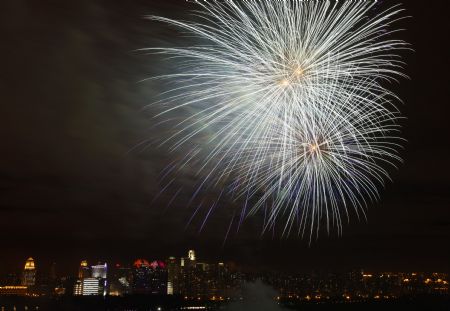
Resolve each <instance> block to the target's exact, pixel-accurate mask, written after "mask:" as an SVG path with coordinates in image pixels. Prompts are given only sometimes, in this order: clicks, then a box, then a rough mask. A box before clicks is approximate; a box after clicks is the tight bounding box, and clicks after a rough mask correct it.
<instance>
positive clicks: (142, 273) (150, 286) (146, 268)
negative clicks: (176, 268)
mask: <svg viewBox="0 0 450 311" xmlns="http://www.w3.org/2000/svg"><path fill="white" fill-rule="evenodd" d="M132 288H133V293H134V294H154V295H165V294H167V269H166V264H165V263H164V262H163V261H157V260H155V261H153V262H151V263H149V262H148V261H147V260H145V259H138V260H136V261H135V262H134V265H133V286H132Z"/></svg>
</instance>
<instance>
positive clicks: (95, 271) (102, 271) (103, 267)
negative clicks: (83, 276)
mask: <svg viewBox="0 0 450 311" xmlns="http://www.w3.org/2000/svg"><path fill="white" fill-rule="evenodd" d="M91 269H92V277H93V278H96V279H106V278H107V276H108V265H107V264H106V263H104V264H98V265H96V266H92V267H91Z"/></svg>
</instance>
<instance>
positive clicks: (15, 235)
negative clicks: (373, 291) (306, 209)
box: [0, 0, 450, 273]
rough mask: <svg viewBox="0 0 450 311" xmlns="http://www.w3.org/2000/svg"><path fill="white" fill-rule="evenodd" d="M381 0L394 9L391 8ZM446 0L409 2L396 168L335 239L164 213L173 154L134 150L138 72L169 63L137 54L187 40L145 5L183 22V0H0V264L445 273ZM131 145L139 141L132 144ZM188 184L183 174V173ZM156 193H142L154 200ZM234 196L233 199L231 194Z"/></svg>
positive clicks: (7, 267) (151, 97)
mask: <svg viewBox="0 0 450 311" xmlns="http://www.w3.org/2000/svg"><path fill="white" fill-rule="evenodd" d="M385 2H387V3H388V4H389V3H393V2H392V1H390V2H388V1H385ZM446 6H447V4H446V2H445V1H425V2H424V1H407V2H406V3H405V4H404V5H403V7H404V8H405V9H406V13H405V15H410V16H412V18H409V19H407V20H405V21H402V22H400V23H399V25H400V27H402V28H406V31H404V32H402V33H401V34H399V35H398V36H399V38H401V39H404V40H406V41H408V42H409V43H411V44H412V47H413V49H414V52H406V53H405V55H404V60H405V61H406V62H407V63H408V66H407V67H406V73H407V74H408V75H409V76H410V79H409V80H406V79H404V80H402V81H401V82H400V84H394V85H392V89H393V90H395V91H396V92H397V93H398V94H399V95H400V97H401V98H402V99H403V100H404V105H402V106H401V110H402V112H403V113H404V115H405V116H406V117H407V120H406V121H405V122H404V132H403V136H404V137H405V138H406V139H407V140H408V142H407V143H406V144H405V150H404V151H403V152H402V156H403V158H404V160H405V163H404V164H403V165H401V166H400V169H399V170H398V171H395V172H394V173H393V183H388V184H387V186H386V190H385V191H383V196H382V200H381V201H380V202H379V203H378V204H374V205H373V206H371V207H370V209H369V212H368V221H367V222H366V221H357V220H356V219H355V218H353V219H352V221H351V222H350V224H346V225H345V226H344V233H343V236H342V237H337V236H336V235H331V236H330V237H328V236H326V235H321V236H320V238H319V239H318V240H317V241H315V240H314V241H313V242H312V244H311V245H309V243H308V242H309V241H308V240H300V239H299V238H297V237H291V238H288V239H281V238H279V237H275V238H272V237H271V236H264V237H261V236H260V232H261V230H260V226H259V222H258V219H257V217H256V218H255V219H252V220H250V221H248V222H246V223H245V224H244V226H243V228H242V229H241V231H240V232H239V233H237V234H232V235H231V236H230V238H229V239H228V241H227V242H226V244H225V245H224V246H223V247H222V242H223V237H224V234H225V232H226V229H227V225H228V222H227V221H228V220H227V208H228V206H227V205H226V204H225V205H224V206H222V207H221V210H223V211H219V212H218V213H217V214H215V215H213V217H212V219H211V222H210V223H209V225H207V227H206V228H205V229H204V231H203V232H201V233H198V227H196V226H195V225H193V226H190V227H188V228H187V229H185V225H186V223H187V220H188V219H189V215H190V214H191V212H192V210H189V209H187V208H186V207H185V203H186V198H183V197H180V198H179V199H177V200H175V201H174V202H173V204H172V205H171V206H170V207H169V208H167V205H168V200H169V196H168V195H162V196H161V197H160V198H159V199H158V200H155V201H153V199H154V197H155V195H156V194H157V193H159V192H160V190H161V186H160V185H159V183H158V176H159V175H160V172H161V170H162V169H163V168H164V167H165V166H166V165H167V164H168V163H169V161H170V160H171V156H172V155H170V154H168V153H167V152H166V150H165V149H164V148H155V147H154V146H153V145H148V144H144V146H147V148H143V147H142V146H141V145H140V144H141V143H143V142H146V141H147V140H148V139H150V138H152V137H155V136H158V134H159V133H158V132H157V131H158V130H159V129H158V128H157V127H155V124H154V123H155V121H154V119H153V118H152V113H153V112H152V111H151V110H148V109H147V110H146V109H144V107H145V106H146V105H148V104H150V103H152V102H153V101H155V99H156V98H157V96H156V95H157V94H158V93H159V92H160V89H161V85H159V84H158V83H155V82H142V83H139V82H138V81H140V80H142V79H145V78H147V77H150V76H154V75H156V74H159V73H162V72H165V71H167V70H169V69H170V64H167V62H162V61H161V60H160V59H158V58H157V57H155V56H152V55H145V54H144V53H142V52H139V51H136V50H137V49H140V48H145V47H152V46H153V47H154V46H175V45H177V44H178V43H179V44H185V43H186V42H189V41H187V40H188V39H186V38H184V37H183V36H182V35H181V34H180V33H178V32H177V31H176V30H174V29H171V28H170V27H168V26H166V25H164V24H160V23H156V22H152V21H149V20H146V19H144V18H143V16H144V15H147V14H155V15H163V16H167V17H179V18H184V19H186V18H189V16H188V15H187V10H188V9H189V8H191V9H192V8H195V6H194V5H193V4H192V3H187V2H185V1H183V0H179V1H168V0H164V1H162V0H161V1H159V0H145V1H144V0H129V1H106V0H105V1H100V0H89V1H87V0H86V1H83V0H76V1H75V0H74V1H60V0H54V1H50V0H40V1H33V0H29V1H26V0H7V1H2V4H1V5H0V25H1V26H0V34H1V39H2V44H1V50H0V55H1V58H0V59H1V72H2V74H1V76H0V79H1V83H0V140H1V149H0V150H1V153H0V237H1V240H0V254H1V256H0V273H4V272H6V271H11V270H17V269H19V268H20V267H21V266H22V264H23V263H24V261H25V259H26V258H27V257H29V256H32V257H34V258H35V259H36V260H37V265H38V268H39V267H42V269H46V267H47V266H48V265H49V264H50V262H52V261H56V262H57V263H58V265H59V266H60V267H61V268H60V269H61V272H64V273H66V272H71V271H74V270H75V269H76V267H77V265H78V263H79V261H80V260H82V259H84V258H87V259H89V260H91V261H96V260H108V261H116V260H117V261H122V262H130V261H132V260H133V259H135V258H137V257H144V258H148V259H156V258H166V257H167V256H170V255H173V256H182V255H185V252H186V251H187V249H188V248H194V249H196V250H197V253H198V257H199V258H200V260H201V259H206V260H218V259H222V260H231V261H235V262H238V263H240V264H242V265H244V266H253V267H262V268H268V269H278V268H283V269H289V270H299V271H308V270H311V269H331V270H341V269H351V268H360V267H362V268H367V269H373V270H398V271H403V270H423V271H435V270H436V271H450V243H449V241H450V187H449V186H450V177H449V176H450V165H449V163H450V162H449V154H450V150H449V146H450V145H449V133H450V126H449V113H450V108H449V98H450V97H449V90H450V79H449V76H450V75H449V69H450V68H449V61H448V57H449V55H450V51H449V48H448V46H449V38H450V36H449V31H450V29H449V22H448V21H449V20H448V16H447V14H448V12H449V11H448V8H447V7H446ZM138 145H140V146H141V147H138V148H136V147H137V146H138ZM185 182H189V180H188V179H186V181H185ZM152 201H153V202H152ZM230 204H231V203H230Z"/></svg>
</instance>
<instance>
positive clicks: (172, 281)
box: [167, 257, 180, 295]
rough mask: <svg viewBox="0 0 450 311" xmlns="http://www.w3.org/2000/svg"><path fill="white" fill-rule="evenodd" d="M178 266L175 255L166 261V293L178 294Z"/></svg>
mask: <svg viewBox="0 0 450 311" xmlns="http://www.w3.org/2000/svg"><path fill="white" fill-rule="evenodd" d="M179 283H180V266H179V265H178V264H177V260H176V258H175V257H169V260H168V261H167V295H173V294H178V293H179V290H180V288H179V287H180V286H179V285H180V284H179Z"/></svg>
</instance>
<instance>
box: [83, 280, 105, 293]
mask: <svg viewBox="0 0 450 311" xmlns="http://www.w3.org/2000/svg"><path fill="white" fill-rule="evenodd" d="M99 282H100V280H99V279H96V278H85V279H83V291H82V292H83V296H97V295H100V294H101V293H102V289H101V286H100V283H99Z"/></svg>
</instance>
